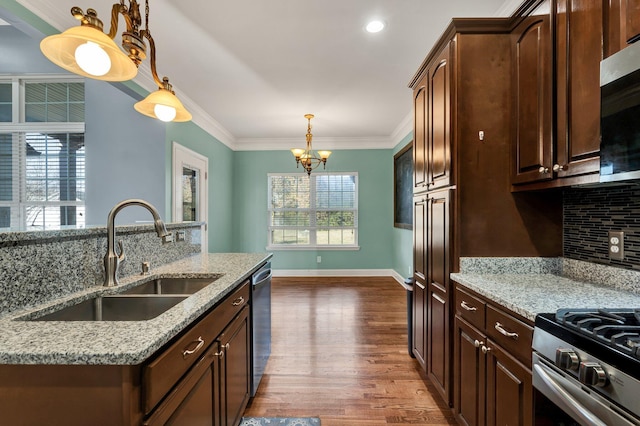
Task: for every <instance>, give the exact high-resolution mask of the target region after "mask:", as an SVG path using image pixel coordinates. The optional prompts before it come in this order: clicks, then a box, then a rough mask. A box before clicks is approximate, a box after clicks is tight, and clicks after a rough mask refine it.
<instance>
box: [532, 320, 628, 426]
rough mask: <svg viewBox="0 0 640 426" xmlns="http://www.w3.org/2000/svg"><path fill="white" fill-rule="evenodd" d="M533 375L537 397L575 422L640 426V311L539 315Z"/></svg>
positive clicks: (534, 348)
mask: <svg viewBox="0 0 640 426" xmlns="http://www.w3.org/2000/svg"><path fill="white" fill-rule="evenodd" d="M532 369H533V386H534V388H535V389H536V391H537V393H539V394H542V395H543V397H542V399H543V400H545V401H550V402H551V403H552V405H553V406H554V408H559V409H560V410H561V411H562V412H564V413H566V414H567V415H568V416H570V417H571V418H573V420H574V421H576V422H578V423H580V424H582V425H598V426H612V425H640V309H607V310H603V309H561V310H558V312H556V313H555V314H539V315H538V316H537V317H536V322H535V329H534V333H533V364H532ZM537 403H538V400H536V404H537ZM536 411H538V412H540V411H544V412H546V413H547V415H548V417H551V418H553V417H554V415H549V414H548V413H549V411H547V410H546V409H544V410H538V409H537V410H536ZM544 412H542V413H541V414H542V415H544V414H545V413H544ZM536 423H537V424H542V423H546V421H545V422H543V421H539V420H538V417H536ZM550 424H559V422H558V423H550ZM564 424H566V423H564Z"/></svg>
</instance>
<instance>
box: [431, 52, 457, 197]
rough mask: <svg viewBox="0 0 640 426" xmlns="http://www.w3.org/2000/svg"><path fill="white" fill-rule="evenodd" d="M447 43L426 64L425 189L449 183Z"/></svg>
mask: <svg viewBox="0 0 640 426" xmlns="http://www.w3.org/2000/svg"><path fill="white" fill-rule="evenodd" d="M451 43H453V42H449V43H447V45H446V46H445V48H444V49H443V50H442V52H441V53H440V55H439V56H438V57H437V58H436V59H435V61H434V62H433V65H432V66H431V67H430V68H429V80H428V86H429V90H428V106H427V111H428V116H429V120H428V122H427V131H428V133H427V150H428V154H427V160H428V163H427V164H428V167H427V180H428V182H429V190H431V189H435V188H441V187H444V186H448V185H451V184H452V183H453V182H452V181H451V58H450V56H451V54H450V48H451Z"/></svg>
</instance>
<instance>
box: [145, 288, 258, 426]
mask: <svg viewBox="0 0 640 426" xmlns="http://www.w3.org/2000/svg"><path fill="white" fill-rule="evenodd" d="M248 300H249V284H244V285H243V286H242V287H241V288H240V289H238V290H236V292H235V293H233V294H232V295H231V296H230V297H229V298H227V299H225V301H224V302H223V304H222V305H221V306H219V307H217V308H215V309H214V310H213V311H211V312H210V313H209V314H208V315H207V316H205V317H204V318H203V319H202V320H200V321H199V322H198V323H197V324H196V325H195V326H194V327H193V328H192V330H191V332H190V333H193V331H196V333H195V334H192V336H191V337H190V336H189V334H190V333H188V334H186V335H185V336H184V337H183V338H182V339H179V340H178V341H177V342H176V343H174V344H173V345H172V346H171V347H169V348H168V349H167V350H166V351H165V352H163V353H161V354H159V355H157V356H156V358H155V359H154V360H153V361H151V362H150V363H149V364H148V365H147V367H146V368H145V369H144V370H143V395H147V397H146V398H145V400H146V401H147V405H146V409H147V410H151V411H149V414H148V416H147V420H145V422H144V423H143V424H144V425H149V426H151V425H174V426H181V425H185V426H191V425H196V424H197V425H211V426H237V425H238V424H240V420H241V418H242V414H243V412H244V409H245V407H246V406H247V403H248V402H249V396H250V386H251V358H250V355H251V353H250V348H251V334H250V327H249V306H248V304H247V302H248ZM196 335H197V336H198V337H197V338H196V337H195V336H196ZM189 337H190V339H191V340H189ZM176 349H177V351H176ZM203 351H204V352H203ZM174 354H177V356H176V359H175V360H172V361H173V364H169V361H167V360H171V358H172V355H174ZM198 354H202V355H200V357H199V358H197V361H195V363H194V364H193V366H191V367H189V368H190V369H189V370H188V372H186V373H185V375H184V376H183V377H182V378H181V379H179V380H178V382H177V384H167V385H165V386H162V387H161V386H159V385H158V384H157V383H154V381H156V382H159V383H160V385H163V384H164V383H163V382H165V380H164V376H165V375H167V374H180V368H179V366H180V362H182V361H183V360H187V359H189V357H192V356H194V355H198ZM172 365H173V367H172ZM156 370H157V372H156ZM163 371H164V373H165V374H162V372H163ZM169 386H170V387H171V390H170V391H169V393H168V394H166V396H165V395H163V394H162V392H161V391H158V390H157V389H159V388H160V389H163V388H165V387H169ZM145 389H146V391H145ZM154 390H155V394H157V395H158V396H159V398H161V402H160V403H159V405H158V406H157V407H155V406H153V405H152V404H153V403H154V402H155V400H156V398H152V399H151V400H150V398H149V395H153V394H154ZM149 402H151V404H149ZM152 407H153V408H152Z"/></svg>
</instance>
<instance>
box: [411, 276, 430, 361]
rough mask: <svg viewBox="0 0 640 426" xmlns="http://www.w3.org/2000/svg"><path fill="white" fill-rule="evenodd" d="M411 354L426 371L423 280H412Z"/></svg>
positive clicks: (425, 299)
mask: <svg viewBox="0 0 640 426" xmlns="http://www.w3.org/2000/svg"><path fill="white" fill-rule="evenodd" d="M412 321H413V348H412V352H413V355H414V356H415V357H416V359H417V360H418V362H419V363H420V365H421V366H422V369H423V370H425V371H426V359H427V346H426V344H427V288H426V285H425V283H424V282H420V281H419V280H415V279H414V282H413V318H412Z"/></svg>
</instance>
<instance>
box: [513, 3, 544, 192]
mask: <svg viewBox="0 0 640 426" xmlns="http://www.w3.org/2000/svg"><path fill="white" fill-rule="evenodd" d="M545 4H546V5H547V7H548V2H545ZM550 20H551V19H550V11H549V9H548V8H547V9H546V10H545V13H541V14H540V15H532V16H529V17H527V18H525V19H524V20H523V21H522V22H520V24H518V26H517V27H516V28H515V29H514V31H513V32H512V35H511V37H512V57H513V78H512V83H513V86H512V92H513V105H514V108H513V111H514V114H515V117H514V118H513V126H514V127H513V129H514V130H513V132H514V136H513V143H514V144H515V145H514V147H513V153H512V158H513V166H512V177H511V182H512V183H514V184H518V183H526V182H535V181H538V180H545V179H551V177H552V176H553V170H552V167H553V166H552V161H553V152H552V144H553V128H552V126H553V122H552V112H553V93H552V73H553V69H552V66H553V56H552V54H553V51H552V47H553V46H552V43H551V40H552V37H551V25H550Z"/></svg>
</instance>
